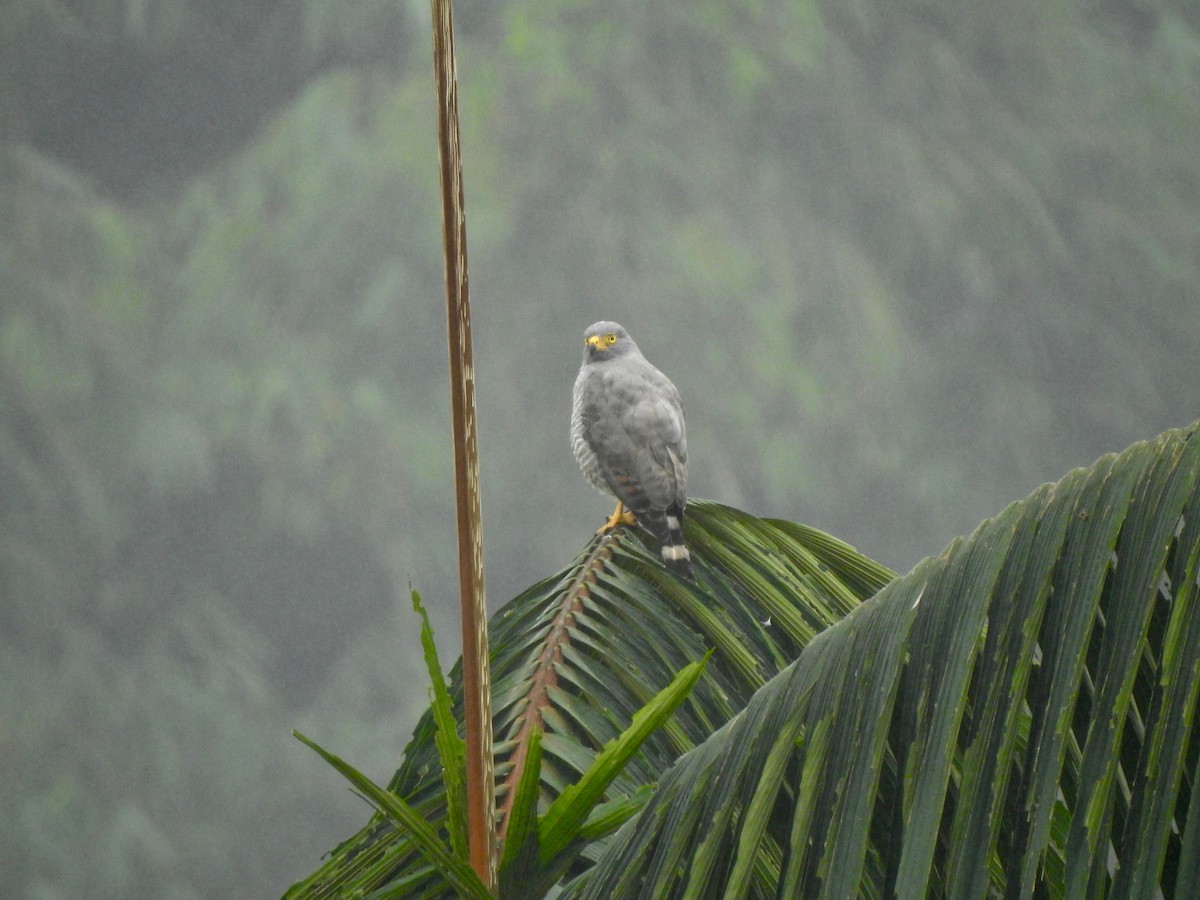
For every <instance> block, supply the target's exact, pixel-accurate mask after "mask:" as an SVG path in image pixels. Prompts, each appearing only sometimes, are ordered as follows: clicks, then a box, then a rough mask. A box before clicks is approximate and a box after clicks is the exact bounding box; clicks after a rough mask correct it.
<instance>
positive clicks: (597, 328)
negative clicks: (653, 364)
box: [583, 322, 638, 362]
mask: <svg viewBox="0 0 1200 900" xmlns="http://www.w3.org/2000/svg"><path fill="white" fill-rule="evenodd" d="M637 352H638V347H637V344H635V343H634V342H633V338H631V337H630V336H629V332H628V331H626V330H625V329H624V328H622V327H621V326H620V325H618V324H617V323H616V322H597V323H596V324H595V325H592V326H590V327H589V328H588V330H587V331H585V332H584V333H583V359H584V362H601V361H603V360H606V359H616V358H617V357H619V356H626V355H628V354H630V353H637Z"/></svg>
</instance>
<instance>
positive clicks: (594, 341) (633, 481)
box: [571, 322, 692, 578]
mask: <svg viewBox="0 0 1200 900" xmlns="http://www.w3.org/2000/svg"><path fill="white" fill-rule="evenodd" d="M571 445H572V447H573V448H574V450H575V458H576V459H577V460H579V467H580V468H581V469H583V474H584V475H586V476H587V479H588V481H590V482H591V483H592V484H594V485H595V486H596V487H597V488H599V489H600V490H601V491H602V492H604V493H606V494H611V495H612V496H613V497H616V499H617V508H616V511H615V512H613V514H612V517H611V518H610V519H609V520H608V522H606V523H605V525H604V527H603V528H601V529H600V530H601V531H606V530H608V529H612V528H616V527H617V525H620V524H622V523H624V524H632V523H633V522H634V521H636V522H637V523H638V524H639V525H641V526H642V527H643V528H645V529H646V530H647V531H648V532H650V534H651V535H653V536H654V537H655V539H657V540H658V542H659V545H660V546H661V548H662V550H661V552H662V558H663V562H664V563H666V566H667V568H668V569H671V570H672V571H674V572H677V573H678V574H680V575H682V576H684V577H685V578H691V577H692V559H691V556H690V555H689V554H688V550H687V547H685V546H684V543H683V507H684V504H685V503H686V502H687V431H686V429H685V428H684V424H683V404H682V403H681V402H680V400H679V391H678V390H676V389H675V385H673V384H672V383H671V380H670V379H669V378H667V376H666V375H664V374H663V373H662V372H660V371H658V369H656V368H654V366H652V365H650V363H648V362H647V361H646V357H644V356H642V351H641V350H639V349H638V345H637V344H635V343H634V341H633V338H631V337H630V336H629V332H627V331H626V330H625V329H624V328H622V327H621V326H620V325H618V324H617V323H616V322H597V323H596V324H595V325H592V326H591V327H590V328H588V330H587V331H585V332H584V333H583V365H582V366H581V367H580V369H579V376H578V377H577V378H576V379H575V403H574V406H573V408H572V411H571Z"/></svg>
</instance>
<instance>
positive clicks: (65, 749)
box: [0, 0, 1200, 898]
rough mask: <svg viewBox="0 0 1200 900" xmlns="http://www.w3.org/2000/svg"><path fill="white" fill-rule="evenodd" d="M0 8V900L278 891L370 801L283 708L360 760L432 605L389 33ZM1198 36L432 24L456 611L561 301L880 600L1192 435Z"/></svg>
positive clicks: (436, 573) (564, 372)
mask: <svg viewBox="0 0 1200 900" xmlns="http://www.w3.org/2000/svg"><path fill="white" fill-rule="evenodd" d="M8 7H9V8H8V9H7V11H6V14H5V17H4V23H5V24H4V28H3V29H2V30H0V72H3V74H4V77H3V79H0V128H2V131H0V202H2V203H3V208H4V209H5V210H6V211H7V214H6V215H4V216H0V784H2V785H3V786H4V787H3V796H4V798H5V801H4V804H3V807H4V812H5V819H6V827H5V828H4V829H3V830H2V831H0V894H2V895H4V896H12V897H30V898H57V897H79V896H96V897H122V896H154V897H178V898H190V897H209V896H270V895H272V894H278V893H279V892H280V891H282V890H283V888H284V887H286V885H288V884H290V883H291V882H292V881H295V880H296V879H297V878H299V877H301V876H303V875H304V874H305V873H306V872H308V871H309V870H311V869H312V868H314V867H315V866H316V864H317V862H318V860H319V857H320V855H321V853H323V852H324V851H326V850H328V849H330V848H331V847H332V846H334V844H336V843H337V842H338V841H339V840H341V839H343V838H344V837H346V836H347V835H349V834H350V833H351V832H352V831H353V830H354V829H355V828H357V827H358V826H359V825H360V824H361V823H362V821H363V820H364V818H365V815H366V807H365V806H364V805H363V804H362V803H361V802H360V801H358V800H357V799H356V798H354V797H352V796H350V795H349V793H348V792H346V791H344V790H343V789H342V788H341V786H340V785H339V784H337V783H336V782H335V779H334V778H333V777H332V776H331V774H330V773H329V771H328V770H327V769H326V767H325V766H324V765H323V764H322V763H321V762H320V760H318V759H317V758H315V757H313V756H312V755H311V754H310V753H309V752H308V751H307V750H305V749H304V748H303V747H301V746H300V745H299V744H298V743H297V742H295V741H294V740H293V739H292V738H291V737H290V735H289V731H290V729H291V728H293V727H298V728H301V729H302V730H303V731H305V732H306V733H308V734H309V735H311V736H313V737H314V738H316V739H318V740H322V741H325V740H328V742H329V744H330V745H336V746H337V747H338V748H339V749H340V750H341V751H343V752H344V753H345V755H346V756H347V757H348V758H352V759H354V760H355V762H356V763H357V764H359V765H361V766H363V767H364V768H365V769H367V770H368V771H369V774H371V775H373V776H375V777H376V778H377V780H386V778H387V777H388V775H389V774H390V773H391V771H392V769H393V768H394V767H395V764H396V761H397V759H398V756H399V753H400V750H401V749H402V747H403V745H404V743H405V742H406V741H407V739H408V737H409V734H410V732H411V729H412V726H413V724H414V721H415V717H416V714H417V713H418V712H419V711H421V710H422V709H423V708H424V706H425V704H426V696H425V688H424V682H423V681H422V676H421V675H420V674H419V673H420V667H419V663H418V659H417V656H418V653H419V651H418V645H417V641H416V638H415V635H414V631H415V624H414V620H413V618H412V616H411V613H410V612H409V611H408V609H407V586H408V583H409V582H410V581H411V583H412V585H413V586H414V587H416V588H418V589H419V590H420V591H421V592H422V594H423V595H424V596H425V598H426V603H427V605H428V606H429V607H430V609H431V615H432V616H433V618H434V622H435V625H436V626H437V627H438V631H439V638H440V639H441V640H442V641H443V642H444V643H445V645H446V647H450V646H452V644H453V641H454V638H455V630H456V627H457V626H456V615H455V612H454V609H455V603H454V602H453V600H454V597H453V595H454V591H455V590H456V583H455V579H454V577H453V572H454V554H453V536H452V529H451V524H452V519H453V516H452V482H451V465H452V463H451V456H450V450H449V446H450V445H449V424H448V423H449V417H448V409H447V407H448V404H447V398H448V385H447V376H446V363H445V360H446V346H445V343H446V342H445V336H444V335H445V324H444V312H443V307H442V283H441V279H442V263H441V257H440V220H439V209H438V205H437V199H436V198H437V169H436V149H435V144H434V113H433V100H432V96H433V88H432V83H433V79H432V71H431V63H430V50H429V43H430V41H429V24H428V10H427V9H425V7H424V6H422V5H421V4H395V3H391V4H381V3H374V2H366V0H352V2H343V3H333V2H331V0H310V2H307V3H304V4H278V3H266V2H251V3H232V2H218V0H210V2H191V0H171V2H163V0H147V2H143V3H131V4H107V3H97V2H89V0H78V2H72V3H67V4H61V3H59V4H55V3H50V2H48V0H21V2H17V3H13V4H9V5H8ZM1198 9H1200V8H1198V7H1197V6H1196V4H1195V3H1194V2H1192V0H1103V2H1098V3H1096V2H1091V3H1083V2H1071V0H1050V2H1042V3H1018V4H984V5H979V4H963V3H958V2H952V0H913V2H908V3H887V2H883V0H864V2H859V3H845V2H834V0H828V2H817V0H798V2H789V3H771V4H760V3H754V2H736V0H726V2H714V3H703V4H648V3H617V4H614V3H598V2H582V3H581V2H549V3H545V2H543V3H534V2H530V0H511V2H507V3H478V2H471V3H467V2H463V3H460V5H459V7H458V9H457V11H456V12H457V15H458V30H459V41H458V43H459V45H458V52H459V59H460V71H459V82H460V91H461V96H460V103H461V113H462V117H463V123H462V124H463V130H464V133H463V141H464V154H465V164H466V171H465V182H466V201H467V217H468V235H469V249H470V277H471V286H472V298H473V303H474V314H475V321H474V335H475V350H476V363H477V379H478V384H477V390H478V399H479V417H480V426H481V433H480V439H479V444H480V451H481V454H482V465H483V492H484V509H483V513H484V522H485V529H486V546H485V553H486V559H485V561H486V568H487V578H488V593H489V597H490V601H491V606H492V607H493V608H496V607H498V606H499V605H500V604H501V603H502V602H504V601H505V600H507V599H508V598H509V597H511V596H513V595H514V594H515V593H517V592H518V591H520V590H522V589H523V588H525V587H526V586H528V585H529V584H532V583H533V582H535V581H536V580H538V579H539V578H541V577H543V576H545V575H546V574H548V573H550V572H553V571H555V570H557V569H558V568H559V567H561V566H562V565H563V564H564V563H565V561H566V560H568V559H569V558H571V557H572V556H573V555H574V554H575V553H576V552H577V551H578V549H579V548H580V547H581V546H582V545H583V544H584V543H585V542H586V541H587V540H588V539H589V538H590V536H591V534H592V532H593V530H594V529H595V527H596V526H597V525H599V524H600V522H601V520H602V517H603V515H604V514H605V513H607V512H608V509H607V508H606V506H607V501H606V500H603V499H602V498H600V497H599V496H598V495H596V493H595V492H594V491H593V490H592V489H591V488H590V487H588V486H587V485H586V483H585V482H584V481H583V479H582V477H581V476H580V475H579V473H578V471H577V470H576V466H575V461H574V459H573V457H572V454H571V452H570V448H569V446H568V441H567V424H568V416H569V402H570V390H571V383H572V381H573V379H574V375H575V370H576V368H577V366H578V363H579V352H580V338H581V335H582V333H583V329H584V328H585V327H586V326H587V325H588V324H589V323H591V322H593V321H595V320H598V319H601V318H612V319H617V320H619V321H621V322H622V323H623V324H624V325H626V326H627V327H628V328H629V330H630V331H631V332H632V334H633V335H634V336H635V337H636V338H637V340H638V342H639V343H640V345H641V346H642V348H643V350H644V351H645V352H646V354H647V356H648V357H649V358H650V359H651V360H652V361H654V362H655V363H656V364H657V365H658V366H659V367H660V368H662V369H663V370H664V371H666V372H667V373H668V374H669V375H670V376H671V377H672V379H673V380H674V381H675V382H676V384H677V385H678V386H679V388H680V390H681V392H682V394H683V398H684V402H685V406H686V409H687V414H688V425H689V431H690V446H691V486H690V492H691V493H692V494H694V495H696V496H701V497H709V498H713V499H716V500H719V501H721V502H723V503H727V504H731V505H734V506H738V507H741V508H743V509H746V510H748V511H750V512H752V513H754V514H757V515H769V516H776V517H781V518H786V519H790V520H795V521H800V522H804V523H807V524H810V525H813V526H816V527H818V528H821V529H824V530H826V531H829V532H831V533H833V534H835V535H837V536H838V537H840V538H842V539H844V540H847V541H849V542H850V543H852V544H854V545H856V546H857V547H859V548H860V549H861V550H862V551H863V552H864V553H866V554H867V555H869V556H871V557H873V558H875V559H878V560H879V561H880V562H882V563H884V564H886V565H888V566H891V567H893V568H897V569H900V570H905V569H907V568H909V567H911V566H912V565H914V564H915V563H916V562H917V561H918V560H919V559H921V558H922V557H923V556H926V555H928V554H932V553H936V552H938V551H939V550H940V549H941V548H942V546H943V545H944V544H945V543H946V542H947V541H948V540H949V539H950V538H952V537H953V536H955V535H957V534H960V533H964V532H966V531H969V530H970V529H971V528H973V527H974V525H975V524H976V523H977V522H978V521H979V520H980V519H981V518H983V517H984V516H986V515H989V514H992V513H994V512H996V511H997V510H999V509H1000V508H1001V507H1002V506H1004V505H1005V504H1006V503H1008V502H1009V501H1012V500H1015V499H1017V498H1019V497H1022V496H1024V495H1025V494H1027V493H1028V492H1029V491H1030V490H1032V489H1033V488H1034V487H1035V486H1036V485H1037V484H1039V483H1040V482H1043V481H1047V480H1051V479H1056V478H1058V477H1059V476H1061V475H1062V474H1063V473H1064V472H1065V471H1066V470H1067V469H1069V468H1070V467H1072V466H1076V465H1081V464H1086V463H1089V462H1090V461H1091V460H1092V459H1094V458H1095V457H1096V456H1098V455H1100V454H1101V453H1103V452H1106V451H1110V450H1118V449H1121V448H1122V447H1124V446H1125V445H1126V444H1128V443H1130V442H1132V441H1134V440H1136V439H1139V438H1145V437H1150V436H1152V435H1154V434H1156V433H1157V432H1159V431H1161V430H1163V429H1165V428H1168V427H1172V426H1178V425H1184V424H1186V423H1188V422H1191V421H1193V420H1195V419H1196V418H1198V417H1200V376H1198V374H1197V364H1196V360H1197V355H1198V349H1200V11H1198ZM451 658H452V655H451Z"/></svg>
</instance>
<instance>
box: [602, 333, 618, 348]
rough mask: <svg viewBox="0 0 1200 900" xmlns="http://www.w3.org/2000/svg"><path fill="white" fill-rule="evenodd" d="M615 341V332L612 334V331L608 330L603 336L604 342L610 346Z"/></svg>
mask: <svg viewBox="0 0 1200 900" xmlns="http://www.w3.org/2000/svg"><path fill="white" fill-rule="evenodd" d="M616 342H617V336H616V335H615V334H613V333H612V332H609V333H608V334H606V335H605V336H604V343H606V344H608V345H609V346H612V345H613V344H615V343H616Z"/></svg>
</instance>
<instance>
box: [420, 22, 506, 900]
mask: <svg viewBox="0 0 1200 900" xmlns="http://www.w3.org/2000/svg"><path fill="white" fill-rule="evenodd" d="M432 9H433V63H434V75H435V78H436V83H437V127H438V157H439V160H440V163H441V168H440V175H441V185H442V238H443V251H444V254H445V266H446V315H447V321H448V325H449V340H450V398H451V416H452V419H453V435H454V482H455V503H456V507H457V510H458V572H459V588H460V603H461V612H462V641H463V680H464V694H465V697H464V700H465V711H466V743H467V835H468V843H469V846H470V856H471V867H472V868H473V869H474V870H475V872H476V874H478V875H479V877H480V879H481V880H482V881H483V883H484V884H486V885H487V886H488V887H489V888H490V889H493V890H494V888H495V885H496V862H495V859H496V854H495V846H496V841H495V829H494V820H495V813H494V809H495V782H494V779H493V774H492V768H493V764H492V730H491V720H492V715H491V684H490V679H489V675H488V637H487V608H486V606H485V604H484V594H483V529H482V527H481V517H480V512H479V449H478V446H477V445H476V441H475V434H476V431H475V375H474V367H473V364H472V360H471V307H470V299H469V293H468V290H467V228H466V215H465V207H464V203H463V186H462V156H461V153H460V146H459V137H458V86H457V79H456V74H455V72H456V68H455V60H454V19H453V15H452V11H451V3H450V0H432Z"/></svg>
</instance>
